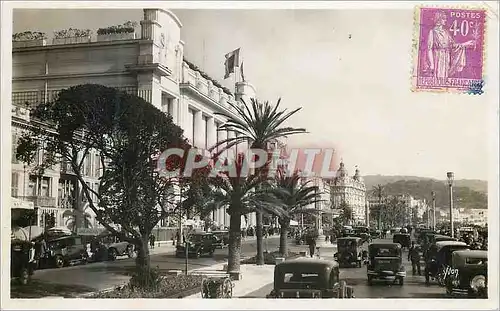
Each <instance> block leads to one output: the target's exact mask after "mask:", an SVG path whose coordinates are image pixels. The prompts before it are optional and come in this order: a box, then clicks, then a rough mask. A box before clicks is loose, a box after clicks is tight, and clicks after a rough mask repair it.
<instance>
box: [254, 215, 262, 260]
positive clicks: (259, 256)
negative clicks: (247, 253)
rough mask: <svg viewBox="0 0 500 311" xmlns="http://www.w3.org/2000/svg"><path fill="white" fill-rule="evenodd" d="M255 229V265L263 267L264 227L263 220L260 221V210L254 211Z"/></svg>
mask: <svg viewBox="0 0 500 311" xmlns="http://www.w3.org/2000/svg"><path fill="white" fill-rule="evenodd" d="M255 214H256V218H257V219H256V228H255V236H256V238H257V257H256V263H257V265H259V266H262V265H264V239H263V234H264V230H263V228H264V226H263V219H262V216H263V215H262V210H261V209H260V208H258V209H257V211H256V213H255Z"/></svg>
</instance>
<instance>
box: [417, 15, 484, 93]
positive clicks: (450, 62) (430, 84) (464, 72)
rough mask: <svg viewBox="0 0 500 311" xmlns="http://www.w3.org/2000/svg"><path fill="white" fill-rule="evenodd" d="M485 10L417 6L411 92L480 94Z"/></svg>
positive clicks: (482, 82)
mask: <svg viewBox="0 0 500 311" xmlns="http://www.w3.org/2000/svg"><path fill="white" fill-rule="evenodd" d="M485 26H486V10H484V9H452V8H434V7H432V8H431V7H418V8H416V11H415V32H416V34H415V38H416V42H414V43H415V44H414V52H413V53H414V54H413V59H414V67H413V77H412V83H413V85H412V87H413V90H414V91H445V92H460V93H469V94H482V93H483V91H482V87H483V85H484V80H483V66H484V54H483V51H484V38H485Z"/></svg>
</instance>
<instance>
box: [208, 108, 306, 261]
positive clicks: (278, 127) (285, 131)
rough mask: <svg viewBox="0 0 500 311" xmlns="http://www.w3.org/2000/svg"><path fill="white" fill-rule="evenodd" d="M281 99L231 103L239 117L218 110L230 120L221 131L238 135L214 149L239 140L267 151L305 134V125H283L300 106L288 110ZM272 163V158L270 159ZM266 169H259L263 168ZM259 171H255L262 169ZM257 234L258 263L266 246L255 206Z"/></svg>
mask: <svg viewBox="0 0 500 311" xmlns="http://www.w3.org/2000/svg"><path fill="white" fill-rule="evenodd" d="M280 102H281V99H278V102H277V103H276V105H272V104H270V103H269V102H267V101H266V102H264V103H261V102H259V101H257V100H255V99H253V98H252V99H251V100H250V106H249V105H247V103H246V102H245V101H244V100H243V99H241V103H242V104H243V105H241V106H240V104H239V103H231V102H229V103H228V104H229V105H230V106H231V108H232V109H234V110H235V111H236V115H237V116H238V118H234V117H233V116H232V115H230V114H226V113H218V114H220V115H222V116H224V117H226V118H227V120H228V121H227V122H226V123H225V124H223V125H222V126H220V127H219V129H218V130H219V131H234V132H235V133H236V135H235V137H230V138H227V139H225V140H222V141H220V142H218V143H217V144H216V145H215V146H214V147H212V148H211V149H212V150H214V149H216V148H218V149H221V148H222V150H219V153H220V152H222V151H224V150H227V149H229V148H232V147H233V146H236V145H238V144H240V143H247V144H248V146H250V148H252V149H261V150H266V151H268V147H269V143H270V142H273V141H277V140H279V139H280V138H283V137H286V136H289V135H294V134H301V133H306V130H305V129H303V128H293V127H286V126H284V125H283V124H284V123H285V121H287V120H288V118H290V117H291V116H292V115H294V114H295V113H297V112H298V111H299V110H300V109H301V108H297V109H294V110H292V111H287V109H282V110H281V109H280ZM268 162H269V161H268ZM264 169H265V168H260V169H258V170H259V171H260V170H264ZM259 171H257V172H256V174H259V173H260V172H259ZM256 216H257V219H256V222H257V223H256V225H257V228H256V229H257V230H256V237H257V264H258V265H263V264H264V248H263V239H262V237H263V232H262V227H263V226H262V222H263V220H262V210H261V209H260V208H257V209H256Z"/></svg>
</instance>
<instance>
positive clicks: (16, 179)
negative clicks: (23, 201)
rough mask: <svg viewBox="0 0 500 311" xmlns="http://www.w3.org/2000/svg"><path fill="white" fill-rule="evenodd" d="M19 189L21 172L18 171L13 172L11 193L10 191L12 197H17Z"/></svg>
mask: <svg viewBox="0 0 500 311" xmlns="http://www.w3.org/2000/svg"><path fill="white" fill-rule="evenodd" d="M18 190H19V174H18V173H12V181H11V193H10V195H11V196H12V197H14V198H15V197H17V195H18Z"/></svg>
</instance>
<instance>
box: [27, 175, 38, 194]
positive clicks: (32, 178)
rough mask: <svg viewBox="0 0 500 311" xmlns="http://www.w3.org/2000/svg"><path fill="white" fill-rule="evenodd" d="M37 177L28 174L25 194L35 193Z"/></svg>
mask: <svg viewBox="0 0 500 311" xmlns="http://www.w3.org/2000/svg"><path fill="white" fill-rule="evenodd" d="M36 184H37V178H36V177H35V176H30V179H29V181H28V189H27V190H28V191H27V193H26V195H27V196H29V197H31V196H35V195H37V186H36Z"/></svg>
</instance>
